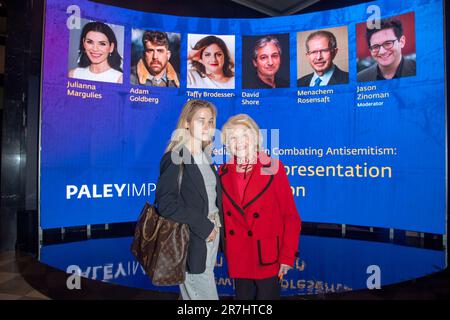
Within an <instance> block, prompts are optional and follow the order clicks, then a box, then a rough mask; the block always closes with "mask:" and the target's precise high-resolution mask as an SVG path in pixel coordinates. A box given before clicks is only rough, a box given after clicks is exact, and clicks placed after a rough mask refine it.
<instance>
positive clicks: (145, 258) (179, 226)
mask: <svg viewBox="0 0 450 320" xmlns="http://www.w3.org/2000/svg"><path fill="white" fill-rule="evenodd" d="M182 178H183V164H181V165H180V169H179V172H178V193H179V192H180V188H181V180H182ZM188 245H189V227H188V225H187V224H183V223H179V222H175V221H173V220H171V219H168V218H164V217H162V216H160V215H159V214H158V211H157V209H156V207H155V206H154V205H151V204H149V203H148V202H146V203H145V205H144V208H143V209H142V211H141V214H140V216H139V219H138V221H137V224H136V229H135V232H134V239H133V243H132V245H131V252H132V253H133V255H134V256H135V257H136V259H137V261H138V262H139V263H140V264H141V266H142V267H143V268H144V270H145V272H146V274H147V275H148V276H149V277H150V278H151V280H152V283H153V284H154V285H158V286H171V285H176V284H180V283H183V282H184V280H185V277H186V258H187V252H188Z"/></svg>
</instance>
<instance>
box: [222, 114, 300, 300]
mask: <svg viewBox="0 0 450 320" xmlns="http://www.w3.org/2000/svg"><path fill="white" fill-rule="evenodd" d="M222 139H223V142H224V144H225V145H226V148H227V151H228V152H229V153H231V159H230V161H228V162H227V163H226V164H224V165H222V166H221V167H220V180H221V183H222V191H223V211H224V219H225V235H226V236H225V256H226V259H227V263H228V273H229V275H230V277H231V278H234V279H235V292H236V299H239V300H241V299H244V300H252V299H258V300H260V299H261V300H265V299H278V298H279V297H280V287H279V278H280V277H282V276H283V275H285V274H286V273H287V271H288V270H289V269H290V268H291V267H292V266H293V265H294V261H295V257H296V256H297V250H298V240H299V236H300V228H301V220H300V216H299V213H298V212H297V209H296V207H295V202H294V197H293V195H292V191H291V188H290V185H289V180H288V178H287V175H286V171H285V169H284V167H283V164H282V163H281V161H278V160H276V159H271V158H270V157H268V156H267V155H266V154H265V153H264V152H263V151H262V150H261V145H262V137H261V134H260V130H259V127H258V125H257V124H256V123H255V121H254V120H253V119H252V118H250V117H249V116H248V115H245V114H240V115H236V116H233V117H231V118H230V119H229V120H228V121H227V122H226V123H225V124H224V126H223V128H222Z"/></svg>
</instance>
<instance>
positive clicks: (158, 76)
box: [130, 29, 180, 88]
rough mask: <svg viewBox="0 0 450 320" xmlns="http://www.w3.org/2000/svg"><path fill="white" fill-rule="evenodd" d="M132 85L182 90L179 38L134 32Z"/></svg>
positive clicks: (166, 33) (172, 34)
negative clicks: (180, 88)
mask: <svg viewBox="0 0 450 320" xmlns="http://www.w3.org/2000/svg"><path fill="white" fill-rule="evenodd" d="M131 41H132V45H131V68H130V83H131V84H133V85H142V86H152V87H175V88H179V87H180V34H179V33H170V32H162V31H156V30H140V29H133V30H132V34H131Z"/></svg>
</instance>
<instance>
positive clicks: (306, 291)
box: [25, 235, 450, 299]
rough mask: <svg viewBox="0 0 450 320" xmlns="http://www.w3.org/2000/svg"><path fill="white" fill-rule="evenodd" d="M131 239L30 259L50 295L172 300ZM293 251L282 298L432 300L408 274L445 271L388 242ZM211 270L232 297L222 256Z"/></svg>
mask: <svg viewBox="0 0 450 320" xmlns="http://www.w3.org/2000/svg"><path fill="white" fill-rule="evenodd" d="M131 241H132V238H131V237H120V238H111V239H92V240H84V241H77V242H70V243H62V244H53V245H46V246H43V247H41V249H40V252H39V257H38V260H37V259H31V260H32V261H33V263H34V264H35V265H39V266H40V268H41V269H42V270H46V271H43V273H46V272H47V273H50V274H54V277H55V278H54V279H56V278H58V281H57V282H58V283H59V288H55V287H53V288H52V289H49V288H47V290H48V294H49V296H51V297H52V298H71V297H77V298H80V297H82V298H91V299H99V298H114V297H120V296H121V294H123V295H124V296H126V297H128V298H144V297H145V298H149V299H152V298H153V299H177V298H178V292H179V291H178V287H177V286H171V287H157V286H154V285H152V283H151V281H150V279H149V278H148V277H147V276H146V275H145V273H144V271H143V269H142V267H141V266H140V265H139V264H138V263H137V262H136V260H135V259H134V257H133V255H132V254H131V252H130V245H131ZM299 252H300V257H299V258H298V259H297V261H296V264H295V268H294V269H293V270H291V271H290V272H289V273H288V275H287V276H286V277H285V279H283V280H282V282H281V283H280V285H281V288H282V291H281V292H282V297H283V298H285V299H327V298H330V299H341V298H345V299H346V298H350V299H354V298H356V299H359V298H364V297H366V298H367V297H368V298H377V299H378V298H383V296H382V295H383V293H384V294H386V295H392V294H394V297H395V292H401V291H402V290H403V289H405V290H406V291H405V290H404V293H403V295H404V296H405V298H407V297H408V295H413V296H414V297H417V295H420V296H421V297H423V298H433V295H434V293H433V292H431V291H429V292H428V293H427V291H424V290H423V288H422V289H420V284H419V287H417V288H412V287H411V285H410V283H408V281H410V282H411V280H413V282H414V283H416V285H417V281H416V280H414V279H416V278H421V277H425V276H427V275H430V274H433V273H436V272H441V273H442V274H443V275H444V274H445V272H442V271H443V270H444V269H445V268H446V251H445V250H432V249H424V248H416V247H410V246H403V245H397V244H393V243H381V242H371V241H364V240H352V239H345V238H335V237H320V236H313V235H302V237H301V240H300V245H299ZM34 268H36V267H34ZM32 269H33V268H31V269H30V270H32ZM78 269H79V270H80V271H81V274H82V277H84V279H83V280H84V282H83V283H82V286H81V288H80V290H77V289H73V290H70V289H69V288H68V287H67V279H68V278H69V276H70V274H71V273H72V272H75V270H78ZM34 271H35V273H36V270H34ZM215 275H216V283H217V287H218V291H219V295H220V297H221V298H222V299H231V298H232V296H233V294H234V290H233V281H232V280H231V279H230V278H229V277H228V274H227V266H226V259H225V258H224V257H223V255H222V254H219V256H218V258H217V265H216V268H215ZM27 277H28V278H29V276H25V278H27ZM443 279H446V281H447V282H446V283H445V280H444V282H442V281H440V285H442V286H443V289H442V290H441V291H439V290H440V289H439V286H437V287H436V288H435V289H436V290H437V291H438V293H439V292H440V293H439V294H444V295H445V294H448V291H450V286H449V282H448V278H443ZM35 280H36V279H35ZM38 282H39V281H38ZM38 285H39V284H38ZM83 285H86V286H87V288H83ZM446 285H447V286H446ZM96 286H97V288H95V287H96ZM108 286H109V289H107V288H108ZM112 286H113V287H114V288H115V291H114V292H115V294H116V296H113V297H111V296H110V295H111V292H109V293H108V295H109V297H106V296H105V293H104V290H110V288H112ZM368 286H369V287H377V286H380V288H381V290H369V289H368ZM50 287H51V285H50ZM446 287H447V289H445V288H446ZM402 288H403V289H402ZM96 290H97V292H96ZM133 290H134V291H133ZM445 290H447V291H445ZM415 291H416V292H415ZM427 294H428V296H427ZM380 295H381V296H380ZM399 298H401V296H400V297H399Z"/></svg>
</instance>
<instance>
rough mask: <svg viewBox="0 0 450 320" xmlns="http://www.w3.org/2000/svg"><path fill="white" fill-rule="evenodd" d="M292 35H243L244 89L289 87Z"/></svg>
mask: <svg viewBox="0 0 450 320" xmlns="http://www.w3.org/2000/svg"><path fill="white" fill-rule="evenodd" d="M289 61H290V59H289V34H277V35H267V36H244V37H242V88H243V89H274V88H289V83H290V82H289V80H290V78H289Z"/></svg>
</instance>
